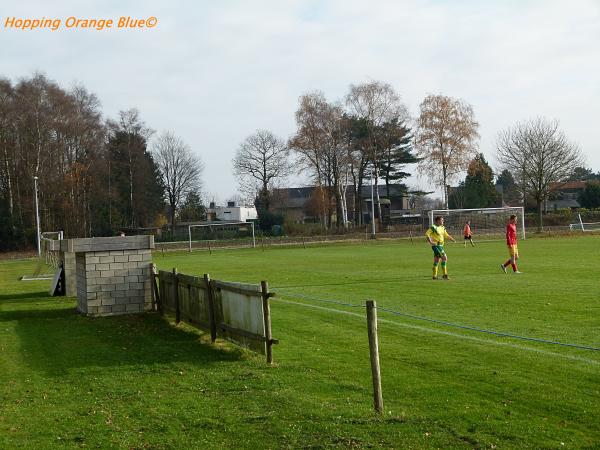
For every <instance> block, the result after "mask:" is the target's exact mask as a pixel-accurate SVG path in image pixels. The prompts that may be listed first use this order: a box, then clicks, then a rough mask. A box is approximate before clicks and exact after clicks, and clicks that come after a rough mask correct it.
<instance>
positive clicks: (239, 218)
mask: <svg viewBox="0 0 600 450" xmlns="http://www.w3.org/2000/svg"><path fill="white" fill-rule="evenodd" d="M206 217H207V219H208V221H209V222H211V221H215V220H221V221H227V222H247V221H249V220H256V219H258V214H257V213H256V208H255V207H254V206H250V207H249V206H236V204H235V202H227V206H216V205H215V202H210V205H209V207H208V209H207V210H206Z"/></svg>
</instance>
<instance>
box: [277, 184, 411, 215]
mask: <svg viewBox="0 0 600 450" xmlns="http://www.w3.org/2000/svg"><path fill="white" fill-rule="evenodd" d="M377 190H378V192H379V203H380V205H381V214H382V216H383V218H384V220H386V219H390V218H393V217H394V216H400V215H402V214H405V213H407V212H408V211H409V210H410V206H409V198H408V195H407V192H406V186H405V185H402V184H398V185H396V184H392V185H389V191H388V187H386V186H385V185H379V186H377ZM321 192H322V190H321V189H319V188H318V187H315V186H308V187H298V188H284V189H274V190H273V192H272V196H271V206H272V209H273V210H274V211H275V212H277V213H280V214H283V215H285V216H286V217H287V219H288V220H291V221H294V222H297V223H313V222H318V221H319V220H320V216H321V215H322V211H323V209H324V205H323V197H322V196H321V195H319V194H320V193H321ZM388 192H389V195H388ZM374 194H375V193H374ZM331 197H332V198H331V202H332V204H330V205H327V206H329V209H330V210H331V211H332V217H331V220H332V221H335V220H336V216H335V214H336V213H335V210H336V208H335V198H334V197H333V196H331ZM360 197H361V199H362V211H360V212H359V213H358V214H361V215H362V219H363V223H369V222H370V221H371V186H362V189H361V191H360ZM374 198H375V200H376V196H375V195H374ZM346 205H347V211H348V220H349V221H354V218H355V216H356V213H355V200H354V189H353V186H346ZM374 209H375V217H376V218H377V217H378V209H377V207H375V208H374Z"/></svg>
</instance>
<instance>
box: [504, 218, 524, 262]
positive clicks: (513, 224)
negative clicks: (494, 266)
mask: <svg viewBox="0 0 600 450" xmlns="http://www.w3.org/2000/svg"><path fill="white" fill-rule="evenodd" d="M506 245H507V246H508V254H509V256H510V258H509V259H508V260H507V261H506V262H505V263H504V264H500V268H501V269H502V271H503V272H504V273H507V272H506V268H507V267H508V266H512V270H513V273H521V272H519V268H518V267H517V260H518V259H519V249H518V248H517V216H515V215H514V214H513V215H512V216H510V219H508V223H507V224H506Z"/></svg>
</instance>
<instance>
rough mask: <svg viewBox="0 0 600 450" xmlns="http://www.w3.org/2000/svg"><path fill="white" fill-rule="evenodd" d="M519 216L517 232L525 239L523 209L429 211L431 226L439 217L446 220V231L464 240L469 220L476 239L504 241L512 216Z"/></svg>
mask: <svg viewBox="0 0 600 450" xmlns="http://www.w3.org/2000/svg"><path fill="white" fill-rule="evenodd" d="M513 214H514V215H516V216H517V231H518V232H520V234H521V239H525V216H524V211H523V208H522V207H512V208H478V209H477V208H476V209H434V210H431V211H429V225H432V224H433V219H434V218H435V217H437V216H442V217H443V218H444V225H445V226H446V229H447V230H448V231H449V232H450V234H452V235H453V236H454V237H455V239H457V240H458V239H460V238H462V232H463V229H464V226H465V223H466V222H467V220H469V221H471V231H472V233H473V236H474V238H475V239H477V236H478V235H479V236H481V235H485V237H486V238H487V239H503V238H504V236H505V233H506V224H507V223H508V219H509V218H510V216H511V215H513Z"/></svg>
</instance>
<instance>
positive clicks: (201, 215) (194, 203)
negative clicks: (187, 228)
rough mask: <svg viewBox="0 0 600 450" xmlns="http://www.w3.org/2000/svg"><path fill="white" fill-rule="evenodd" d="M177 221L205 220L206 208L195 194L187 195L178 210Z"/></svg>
mask: <svg viewBox="0 0 600 450" xmlns="http://www.w3.org/2000/svg"><path fill="white" fill-rule="evenodd" d="M179 220H180V221H182V222H192V221H197V220H206V206H204V203H203V202H202V199H201V198H200V195H198V193H197V192H194V191H192V192H190V193H189V194H188V195H187V197H186V199H185V201H184V202H183V204H182V205H181V208H180V210H179Z"/></svg>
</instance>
